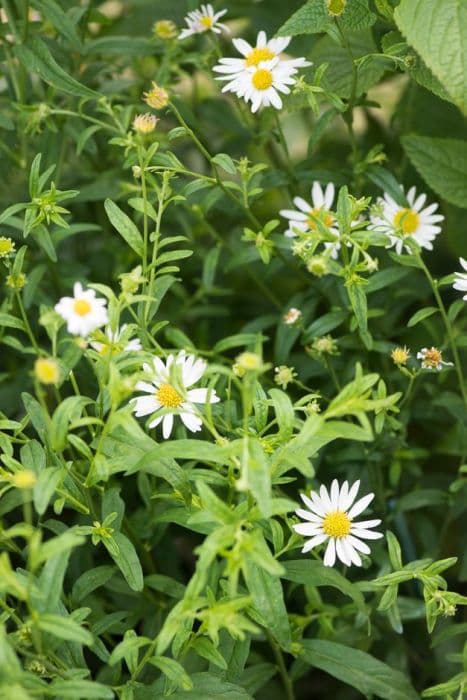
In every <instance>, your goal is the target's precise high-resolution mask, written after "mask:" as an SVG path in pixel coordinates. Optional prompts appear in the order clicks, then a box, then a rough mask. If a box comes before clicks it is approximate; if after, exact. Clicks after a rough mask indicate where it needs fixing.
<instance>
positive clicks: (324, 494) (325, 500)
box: [319, 484, 333, 513]
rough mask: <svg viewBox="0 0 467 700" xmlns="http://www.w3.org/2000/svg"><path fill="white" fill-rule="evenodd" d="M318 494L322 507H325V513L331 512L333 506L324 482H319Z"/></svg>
mask: <svg viewBox="0 0 467 700" xmlns="http://www.w3.org/2000/svg"><path fill="white" fill-rule="evenodd" d="M319 496H320V498H321V502H322V504H323V507H324V508H325V509H326V512H327V513H330V512H332V510H333V507H332V503H331V499H330V498H329V494H328V490H327V488H326V486H325V485H324V484H321V486H320V488H319Z"/></svg>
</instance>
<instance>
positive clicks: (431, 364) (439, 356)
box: [417, 348, 453, 372]
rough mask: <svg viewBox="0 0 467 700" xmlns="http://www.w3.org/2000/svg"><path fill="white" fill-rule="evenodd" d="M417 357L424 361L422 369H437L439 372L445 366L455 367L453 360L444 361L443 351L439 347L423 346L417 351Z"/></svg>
mask: <svg viewBox="0 0 467 700" xmlns="http://www.w3.org/2000/svg"><path fill="white" fill-rule="evenodd" d="M417 359H418V360H421V361H422V363H421V364H422V369H436V370H438V372H441V370H442V369H443V366H444V367H453V363H452V362H444V361H443V353H442V352H441V350H438V348H422V349H421V350H420V351H419V352H417Z"/></svg>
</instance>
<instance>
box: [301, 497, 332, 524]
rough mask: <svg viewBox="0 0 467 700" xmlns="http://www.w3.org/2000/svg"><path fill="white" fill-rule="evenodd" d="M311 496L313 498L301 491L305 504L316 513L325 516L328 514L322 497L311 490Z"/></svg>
mask: <svg viewBox="0 0 467 700" xmlns="http://www.w3.org/2000/svg"><path fill="white" fill-rule="evenodd" d="M310 496H311V497H312V499H313V500H311V499H310V498H308V497H307V496H305V494H303V493H301V494H300V498H301V499H302V501H303V502H304V504H305V505H306V506H307V507H308V508H309V509H310V510H311V511H312V512H313V513H316V515H321V516H322V517H323V518H324V516H325V515H326V511H325V509H324V506H323V504H322V503H321V499H320V497H319V496H318V495H316V494H315V493H314V492H313V491H312V492H311V494H310Z"/></svg>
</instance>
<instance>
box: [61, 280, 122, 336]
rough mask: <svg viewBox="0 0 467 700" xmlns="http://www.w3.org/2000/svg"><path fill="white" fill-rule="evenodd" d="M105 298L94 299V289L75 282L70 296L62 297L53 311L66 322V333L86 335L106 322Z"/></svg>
mask: <svg viewBox="0 0 467 700" xmlns="http://www.w3.org/2000/svg"><path fill="white" fill-rule="evenodd" d="M106 304H107V302H106V300H105V299H96V292H95V291H94V289H83V286H82V285H81V283H80V282H75V284H74V286H73V296H72V297H62V298H61V299H60V301H59V302H58V304H56V305H55V311H56V312H57V313H58V314H59V315H60V316H61V317H62V318H63V319H64V320H65V321H66V322H67V330H68V333H72V334H73V335H80V336H83V337H85V338H86V337H87V336H88V335H89V334H90V333H92V332H93V331H95V330H96V328H101V327H102V326H105V324H106V323H108V321H109V319H108V316H107V309H106Z"/></svg>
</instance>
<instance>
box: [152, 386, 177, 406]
mask: <svg viewBox="0 0 467 700" xmlns="http://www.w3.org/2000/svg"><path fill="white" fill-rule="evenodd" d="M156 399H157V400H158V401H160V403H161V404H162V405H163V406H164V407H165V408H178V406H180V404H181V403H183V399H182V397H181V396H180V394H179V393H178V391H175V389H174V388H173V386H170V384H161V386H160V387H159V389H158V390H157V391H156Z"/></svg>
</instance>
